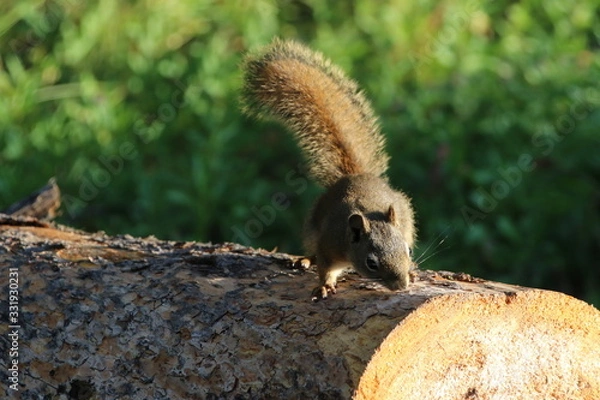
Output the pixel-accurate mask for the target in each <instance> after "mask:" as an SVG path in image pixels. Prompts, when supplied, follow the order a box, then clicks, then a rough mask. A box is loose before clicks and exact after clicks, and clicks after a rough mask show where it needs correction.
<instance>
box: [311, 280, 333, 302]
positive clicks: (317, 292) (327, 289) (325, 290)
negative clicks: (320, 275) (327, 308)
mask: <svg viewBox="0 0 600 400" xmlns="http://www.w3.org/2000/svg"><path fill="white" fill-rule="evenodd" d="M329 293H331V294H335V293H336V290H335V285H330V284H328V283H326V284H324V285H321V286H317V287H316V288H314V289H313V291H312V297H311V299H312V301H319V300H325V299H326V298H327V297H328V295H329Z"/></svg>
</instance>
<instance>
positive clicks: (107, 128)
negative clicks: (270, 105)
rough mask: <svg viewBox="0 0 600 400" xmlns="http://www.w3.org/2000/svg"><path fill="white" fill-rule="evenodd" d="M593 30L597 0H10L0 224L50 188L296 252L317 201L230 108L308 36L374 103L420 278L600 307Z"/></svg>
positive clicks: (166, 232)
mask: <svg viewBox="0 0 600 400" xmlns="http://www.w3.org/2000/svg"><path fill="white" fill-rule="evenodd" d="M599 21H600V10H599V4H598V2H597V1H592V0H585V1H580V2H577V3H576V4H568V3H565V2H563V1H559V0H547V1H541V0H524V1H521V2H511V1H494V2H483V1H477V0H467V1H457V0H446V1H435V2H434V1H423V2H404V1H386V2H368V1H357V2H334V1H288V2H274V1H254V2H246V1H230V2H215V1H208V0H194V1H177V2H175V1H167V2H158V1H135V0H134V1H129V2H117V1H112V0H106V1H101V2H100V1H88V2H76V1H74V0H54V1H31V0H24V1H19V2H17V1H14V0H9V1H7V2H3V4H2V5H0V54H1V60H0V61H1V62H0V167H1V170H0V171H1V172H0V207H4V206H8V205H9V204H10V203H12V202H13V201H16V200H18V199H20V198H21V197H23V196H25V195H26V194H28V193H29V192H31V191H32V190H34V189H36V188H38V187H40V186H41V185H42V184H43V183H44V182H45V181H46V180H47V179H48V178H49V177H50V176H53V175H56V176H57V178H58V183H59V185H60V187H61V188H62V190H63V194H64V198H63V202H64V207H63V216H62V217H61V222H63V223H66V224H69V225H72V226H77V227H81V228H84V229H88V230H97V229H101V230H105V231H107V232H109V233H131V234H134V235H150V234H154V235H156V236H158V237H161V238H168V239H193V240H202V241H226V240H232V239H234V238H235V239H238V240H243V241H248V244H252V245H254V246H262V247H267V248H272V247H278V248H279V249H280V250H283V251H293V252H300V251H301V250H300V232H301V226H302V220H303V218H304V215H305V214H306V212H307V210H308V208H309V207H310V204H311V202H312V201H313V199H314V198H315V196H317V195H318V193H319V189H318V188H316V187H315V186H314V185H312V184H310V185H308V186H307V185H306V183H305V180H304V178H303V176H302V174H303V170H302V169H301V168H300V169H299V167H298V165H299V163H300V162H301V159H300V156H299V153H298V151H297V149H296V148H295V145H294V143H293V142H292V140H291V138H290V137H289V135H287V134H285V133H284V132H283V129H282V128H280V127H279V126H278V125H276V124H269V123H257V122H255V121H251V120H248V119H246V118H245V117H243V116H242V115H241V114H240V112H239V107H238V103H237V96H238V92H239V87H240V83H241V81H240V71H239V63H240V60H241V57H242V56H243V54H244V53H245V52H246V51H248V50H249V49H253V48H256V47H258V46H261V45H264V44H266V43H268V42H269V41H270V40H271V39H272V38H273V37H274V36H280V37H284V38H295V39H298V40H301V41H303V42H305V43H307V44H309V45H310V46H311V47H313V48H315V49H318V50H320V51H322V52H324V53H325V54H326V55H327V56H328V57H329V58H331V59H332V60H333V61H334V62H335V63H337V64H339V65H341V66H342V67H343V68H344V69H345V70H346V71H347V72H348V74H349V75H350V76H352V77H353V78H354V79H356V80H357V81H358V82H359V83H360V84H361V86H362V87H363V88H364V89H365V91H366V92H367V95H368V96H369V97H370V98H371V99H372V101H373V106H374V108H375V110H376V111H377V113H378V114H379V115H380V116H381V124H382V126H383V129H384V131H385V133H386V135H387V137H388V150H389V152H390V154H391V155H392V162H391V168H390V173H389V175H390V179H391V181H392V182H393V184H394V185H396V186H398V187H401V188H403V189H404V190H405V191H406V192H408V193H409V194H410V195H411V196H412V197H413V199H414V205H415V208H416V210H417V212H418V220H419V232H420V244H419V249H418V251H417V254H420V253H423V252H425V254H424V255H423V257H424V258H427V261H425V262H424V264H423V267H425V268H434V269H436V268H444V269H450V270H460V271H466V272H470V273H473V274H476V275H479V276H483V277H486V278H489V279H498V280H503V281H507V282H514V283H520V284H523V285H529V286H537V287H545V288H552V289H556V290H560V291H563V292H567V293H571V294H573V295H575V296H578V297H580V298H583V299H586V300H587V301H589V302H593V303H594V304H596V306H598V305H599V304H600V265H599V263H598V261H597V260H598V259H599V258H600V135H599V132H598V130H599V127H600V87H599V84H598V82H600V50H599V48H600V46H599V45H600V22H599ZM523 157H525V159H526V160H527V159H528V160H530V162H529V163H523V162H522V160H523ZM527 157H529V158H527ZM523 166H525V169H523V168H522V167H523ZM517 177H518V179H517ZM278 193H283V194H285V195H286V196H287V197H286V198H287V199H288V200H289V204H288V203H287V202H286V205H288V207H283V208H285V209H283V208H279V209H275V208H274V205H273V196H274V195H276V194H278ZM492 205H493V207H492ZM270 210H275V211H274V212H271V211H270ZM465 217H466V218H465ZM236 232H238V233H239V232H242V234H243V236H240V235H239V234H237V236H236ZM440 241H443V243H442V244H441V245H439V242H440ZM425 250H427V251H425ZM428 257H430V258H428Z"/></svg>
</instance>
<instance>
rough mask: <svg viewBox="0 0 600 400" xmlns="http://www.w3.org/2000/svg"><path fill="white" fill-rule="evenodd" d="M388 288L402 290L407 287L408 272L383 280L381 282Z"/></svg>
mask: <svg viewBox="0 0 600 400" xmlns="http://www.w3.org/2000/svg"><path fill="white" fill-rule="evenodd" d="M383 283H384V284H385V286H387V288H388V289H391V290H402V289H406V288H407V287H408V274H404V275H401V276H399V277H395V278H394V279H390V280H384V282H383Z"/></svg>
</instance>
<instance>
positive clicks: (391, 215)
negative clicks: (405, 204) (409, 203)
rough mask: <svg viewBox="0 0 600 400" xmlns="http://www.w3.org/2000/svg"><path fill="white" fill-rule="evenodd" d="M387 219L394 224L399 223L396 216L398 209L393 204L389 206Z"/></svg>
mask: <svg viewBox="0 0 600 400" xmlns="http://www.w3.org/2000/svg"><path fill="white" fill-rule="evenodd" d="M386 219H387V220H388V221H389V222H390V223H391V224H393V225H397V224H398V219H397V218H396V209H395V208H394V205H393V204H391V205H390V208H388V212H387V215H386Z"/></svg>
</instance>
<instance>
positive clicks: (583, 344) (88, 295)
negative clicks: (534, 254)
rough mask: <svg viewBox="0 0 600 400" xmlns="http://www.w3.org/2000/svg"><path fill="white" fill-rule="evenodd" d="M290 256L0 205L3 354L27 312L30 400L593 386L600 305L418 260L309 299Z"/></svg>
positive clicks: (21, 339)
mask: <svg viewBox="0 0 600 400" xmlns="http://www.w3.org/2000/svg"><path fill="white" fill-rule="evenodd" d="M295 261H296V258H295V257H293V256H290V255H287V254H281V253H274V252H268V251H265V250H255V249H251V248H247V247H242V246H240V245H236V244H231V243H226V244H220V245H216V244H203V243H195V242H173V241H161V240H158V239H156V238H153V237H149V238H144V239H141V238H134V237H131V236H128V235H124V236H116V237H110V236H107V235H105V234H103V233H92V234H90V233H85V232H81V231H76V230H73V229H70V228H66V227H61V226H55V225H50V224H48V223H42V222H39V221H37V220H34V219H24V218H19V217H14V216H13V217H9V216H6V215H3V216H1V215H0V269H1V270H2V275H1V276H0V287H2V288H3V289H2V291H3V293H6V289H4V288H6V287H8V286H9V279H8V278H9V274H8V271H14V270H16V271H18V293H19V298H18V309H19V313H18V320H17V321H16V323H15V324H7V323H6V321H9V317H10V315H9V314H8V313H7V310H8V309H9V308H8V305H7V299H6V298H2V300H1V302H2V304H1V305H0V309H1V316H2V323H1V325H0V326H1V329H2V340H1V341H0V345H1V346H2V355H3V359H4V360H8V359H9V357H7V355H8V354H9V351H10V348H9V347H11V346H12V345H13V344H14V343H13V341H12V339H11V340H8V339H7V335H8V334H9V333H10V332H11V331H12V330H10V329H9V325H18V326H19V328H18V329H17V331H18V357H17V360H18V366H19V371H18V392H19V393H20V394H21V396H22V397H21V398H24V399H25V398H42V397H44V396H47V398H74V399H105V398H106V399H108V398H110V399H116V398H122V399H126V398H128V399H209V398H239V399H245V398H248V399H250V398H255V399H262V398H273V399H276V398H280V399H295V398H298V399H302V398H319V399H339V398H351V397H353V396H354V397H355V398H357V399H387V398H402V399H421V400H422V399H505V398H527V399H563V398H569V399H600V312H599V311H598V310H597V309H595V308H593V307H592V306H589V305H587V304H585V303H583V302H581V301H579V300H576V299H574V298H571V297H569V296H567V295H564V294H560V293H555V292H549V291H542V290H535V289H530V288H523V287H518V286H511V285H506V284H502V283H497V282H489V281H484V280H481V279H475V278H472V277H470V276H469V275H466V274H461V273H450V272H434V271H415V272H414V274H413V281H414V282H413V283H412V284H411V285H410V287H409V289H408V290H406V291H403V292H397V293H393V292H390V291H388V290H386V289H384V288H382V287H381V286H379V285H377V284H375V283H373V282H367V281H364V280H362V279H361V278H359V277H358V276H356V275H350V276H348V279H347V280H346V281H345V282H341V283H340V286H339V290H338V293H337V294H336V295H334V296H333V297H332V298H330V299H327V300H325V301H321V302H316V303H315V302H312V301H311V300H310V293H311V289H312V288H313V287H314V286H316V284H317V277H316V274H315V271H314V270H313V269H311V268H309V269H295V268H294V265H295V263H294V262H295ZM3 297H4V296H3ZM7 344H8V345H7ZM10 362H12V359H11V360H9V361H7V362H6V363H5V364H4V365H6V366H7V368H2V370H1V371H0V375H2V377H1V378H2V382H9V383H10V379H9V378H10V377H11V372H10V371H8V366H9V365H10ZM4 389H5V393H6V394H8V395H11V394H12V393H13V392H14V390H13V389H11V388H10V387H9V386H8V385H5V387H4ZM61 396H62V397H61Z"/></svg>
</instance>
